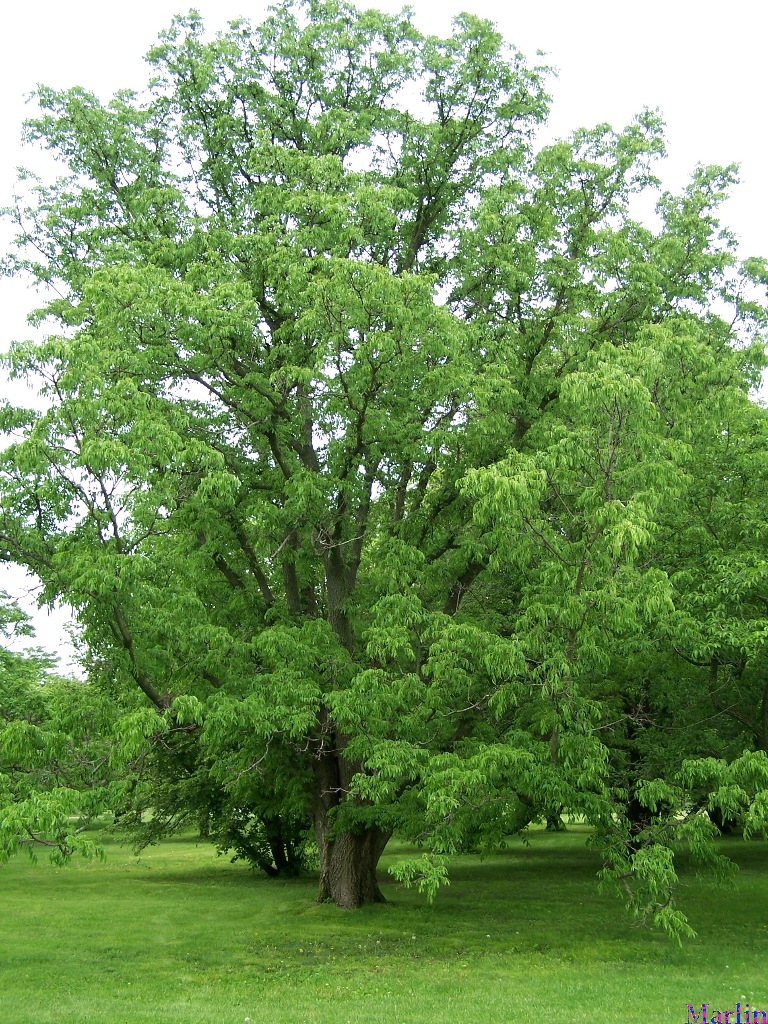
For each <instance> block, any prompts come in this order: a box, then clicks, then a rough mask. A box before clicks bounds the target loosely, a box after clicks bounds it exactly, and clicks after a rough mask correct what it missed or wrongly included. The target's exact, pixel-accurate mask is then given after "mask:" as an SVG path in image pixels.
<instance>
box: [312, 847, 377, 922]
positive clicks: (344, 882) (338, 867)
mask: <svg viewBox="0 0 768 1024" xmlns="http://www.w3.org/2000/svg"><path fill="white" fill-rule="evenodd" d="M388 839H389V834H388V833H386V832H382V831H381V829H378V828H369V829H365V830H364V831H361V832H342V833H340V834H339V835H337V836H334V837H333V838H329V837H328V835H327V834H321V835H318V843H317V849H318V853H319V854H320V886H319V889H318V893H317V898H318V900H319V901H332V902H333V903H335V904H336V905H337V906H339V907H344V908H345V909H346V910H357V908H358V907H362V906H363V904H364V903H384V902H385V899H384V895H383V893H382V891H381V889H380V888H379V882H378V879H377V877H376V866H377V864H378V863H379V858H380V857H381V855H382V853H383V852H384V847H385V846H386V845H387V841H388Z"/></svg>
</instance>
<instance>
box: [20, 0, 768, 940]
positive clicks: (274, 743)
mask: <svg viewBox="0 0 768 1024" xmlns="http://www.w3.org/2000/svg"><path fill="white" fill-rule="evenodd" d="M148 59H149V63H150V65H151V67H152V73H153V78H152V80H151V83H150V85H149V87H148V89H147V91H146V92H145V93H142V94H136V93H132V92H121V93H119V94H118V95H116V96H115V97H114V98H113V99H112V100H111V101H110V102H109V103H107V104H102V103H101V102H99V100H98V99H97V98H96V97H95V96H93V95H92V94H90V93H88V92H86V91H85V90H83V89H80V88H76V89H72V90H69V91H64V92H58V91H55V90H52V89H47V88H41V89H40V90H39V91H38V95H37V100H38V103H39V107H40V113H39V115H38V116H37V117H35V118H33V119H32V120H30V121H29V122H28V125H27V138H28V140H29V141H31V142H34V143H37V144H40V145H42V146H44V147H46V148H47V149H49V150H50V151H51V152H52V153H53V155H54V156H55V157H57V158H58V159H59V160H60V161H61V162H62V165H63V173H62V176H61V177H60V178H59V179H58V180H57V181H55V182H53V183H44V182H41V181H36V180H31V179H30V178H27V179H26V183H27V185H28V188H27V189H26V193H25V196H24V197H22V198H20V199H19V202H18V203H17V206H16V208H15V210H14V211H12V212H13V216H14V217H15V218H16V220H17V223H18V246H17V250H16V254H15V255H14V256H13V257H11V258H10V259H9V261H8V264H7V265H8V267H9V269H10V270H11V271H12V272H18V273H23V272H26V273H29V274H31V275H32V276H33V277H34V278H35V279H36V280H37V281H38V282H40V283H42V284H45V285H47V286H50V287H51V288H53V289H55V296H56V297H54V298H52V299H50V300H49V301H47V302H46V304H45V306H44V307H43V308H42V309H40V310H39V311H38V313H37V314H36V317H37V319H38V320H39V321H40V322H41V323H43V324H45V325H47V326H48V327H50V329H51V333H50V334H48V335H47V337H46V340H45V341H43V342H42V343H37V342H36V343H17V344H16V345H15V346H14V347H13V349H12V351H11V354H10V358H9V365H10V367H11V371H12V373H14V374H16V375H30V374H31V375H35V376H36V377H37V378H38V379H39V381H40V384H41V391H42V393H43V394H44V395H45V396H46V398H47V400H48V408H47V409H46V410H45V411H44V412H35V411H32V410H23V409H12V408H9V407H6V408H5V409H3V410H2V420H3V423H2V425H3V427H4V428H5V429H6V430H7V431H9V432H11V433H12V434H13V437H14V443H13V444H11V445H10V446H9V447H8V448H7V449H6V450H5V451H4V452H3V454H2V467H1V472H0V488H1V490H2V495H1V497H2V513H0V544H1V545H2V551H3V556H4V557H5V558H7V559H12V560H14V561H17V562H20V563H22V564H24V565H26V566H28V567H29V568H30V569H31V570H32V571H33V572H35V573H36V574H37V575H38V576H39V577H40V579H41V580H42V581H43V583H44V585H45V596H46V598H47V599H48V600H51V601H52V600H54V599H63V600H65V601H67V602H68V603H69V604H70V605H72V607H73V608H75V609H76V611H77V615H78V619H79V621H80V623H81V626H82V631H83V640H84V643H85V644H86V645H87V647H88V650H89V651H90V652H91V657H92V658H93V659H94V663H98V665H99V666H100V667H99V672H100V673H102V674H105V675H106V677H107V678H109V680H110V681H111V682H110V685H112V686H113V687H114V688H115V692H116V693H119V694H123V695H125V694H128V693H131V694H134V695H135V694H138V695H139V696H140V698H141V700H140V701H139V702H138V703H137V701H136V699H135V698H131V699H127V698H125V697H123V698H121V699H122V700H123V702H124V703H123V705H122V707H121V708H120V714H119V715H118V716H117V722H116V725H115V730H116V733H115V735H116V740H115V743H116V745H117V750H118V753H117V754H115V755H114V756H115V758H117V759H119V758H122V759H123V763H124V764H127V763H129V761H130V759H131V758H135V757H145V758H149V759H150V760H151V762H152V765H151V771H150V776H151V777H152V778H154V780H155V783H154V791H155V793H156V794H157V796H156V802H157V803H158V805H161V804H162V805H163V806H164V807H165V808H166V810H167V811H168V815H170V817H168V818H167V820H172V819H173V813H174V810H173V808H174V806H175V807H178V808H180V809H182V810H183V809H185V808H186V809H187V810H189V809H192V808H194V809H195V811H196V812H197V810H203V811H204V812H205V814H207V815H208V816H209V818H210V816H211V815H213V817H214V819H215V815H216V813H217V809H218V811H219V812H220V811H221V809H222V807H224V808H225V809H226V813H225V818H226V822H225V823H224V824H226V823H227V822H228V823H229V824H233V823H234V824H236V823H237V822H238V821H239V822H240V823H241V824H242V823H243V821H245V822H246V824H247V823H252V824H254V825H255V827H256V828H257V831H258V829H261V828H262V826H264V825H265V823H267V824H268V822H269V821H272V822H275V821H277V822H278V823H279V824H280V826H281V827H283V826H286V827H289V828H291V829H292V828H294V827H295V828H296V829H298V830H299V832H300V831H301V829H302V828H303V827H305V826H306V825H309V824H311V825H312V826H313V828H314V833H315V837H316V842H317V849H318V855H319V859H320V878H321V881H320V895H321V897H323V898H330V899H333V900H335V901H336V902H338V903H339V904H341V905H343V906H348V907H354V906H358V905H359V904H361V903H363V902H366V901H371V900H376V899H379V898H380V891H379V888H378V885H377V882H376V876H375V868H376V863H377V861H378V858H379V856H380V854H381V852H382V850H383V849H384V846H385V844H386V842H387V840H388V838H389V836H390V835H391V834H392V833H393V832H394V831H397V832H398V833H399V834H401V835H403V836H407V837H409V838H411V839H416V840H418V841H419V842H421V843H423V845H424V847H425V849H426V851H427V853H426V855H425V858H424V859H423V860H421V861H418V862H415V863H413V862H412V863H406V864H404V865H402V866H401V867H400V869H399V873H400V876H401V877H402V878H403V879H405V880H406V881H417V882H418V883H419V884H420V885H421V886H422V887H423V888H425V889H426V891H427V892H433V891H434V889H435V887H436V886H437V885H438V884H439V882H440V881H441V879H442V878H443V876H444V872H445V860H444V855H447V854H450V853H451V852H452V851H454V850H456V849H460V848H466V847H474V846H477V845H483V844H492V843H494V842H496V841H498V840H499V839H500V838H501V837H502V836H503V835H504V834H506V833H508V832H509V831H512V830H515V829H517V828H519V827H520V826H521V825H522V824H524V823H525V821H527V820H529V819H530V818H531V817H533V816H536V815H553V814H556V813H558V812H559V811H567V812H569V813H571V814H576V815H582V816H584V817H585V818H586V820H587V821H589V822H590V823H592V824H593V825H594V826H595V842H596V843H597V844H598V845H599V847H600V849H601V850H602V852H603V855H604V858H605V874H606V877H607V878H609V879H612V880H613V881H614V882H616V883H617V884H618V885H619V886H620V887H621V888H622V889H626V892H627V893H628V898H629V901H630V904H631V906H632V907H633V908H634V910H635V911H636V912H637V913H639V914H640V915H643V916H650V917H651V918H653V919H654V920H655V921H656V922H657V923H659V924H661V925H663V926H664V927H666V928H667V929H668V930H671V931H679V930H680V929H682V928H684V927H685V925H684V919H683V918H682V916H681V915H680V914H679V912H678V911H677V910H676V909H674V905H673V903H672V892H673V887H674V882H675V872H674V862H673V852H674V850H675V849H676V845H677V844H678V843H679V842H681V841H682V842H687V843H688V844H689V845H690V847H691V848H692V849H693V851H694V853H696V854H697V855H698V856H700V857H702V858H704V859H709V860H710V861H713V862H714V860H713V858H715V854H714V852H713V848H712V846H711V842H710V840H711V837H712V835H713V833H714V831H715V829H714V825H713V824H712V822H711V820H710V817H709V816H708V815H707V813H705V808H706V807H709V808H710V809H711V810H712V811H713V813H714V811H715V809H718V808H719V810H720V811H721V812H722V813H726V814H729V815H736V816H743V817H742V820H743V821H744V822H745V823H746V825H747V827H748V829H753V830H754V829H759V828H762V827H763V826H764V825H765V822H766V810H767V809H768V802H767V801H768V758H767V757H766V754H765V750H766V723H767V722H768V689H766V683H765V679H766V664H765V636H766V627H768V609H767V606H766V597H765V595H766V593H768V590H767V589H766V586H765V584H766V579H765V576H766V562H765V559H764V557H763V554H762V551H761V545H762V543H763V539H764V537H765V531H766V515H765V509H764V507H763V503H762V500H761V494H762V493H764V489H763V481H764V479H765V473H766V451H767V450H768V449H767V448H766V438H767V437H768V433H767V428H768V422H767V421H766V417H765V414H764V411H763V410H762V409H761V408H759V407H758V406H756V405H755V404H753V403H752V402H751V401H750V397H749V396H750V393H751V391H752V389H754V388H755V386H756V385H757V383H758V382H759V379H760V374H761V371H762V370H763V367H764V365H765V351H764V339H763V336H762V334H761V331H762V330H763V328H764V326H765V322H766V320H765V318H766V313H765V308H764V306H763V305H762V304H761V303H760V302H759V301H758V297H757V296H758V295H759V289H758V288H757V286H758V285H761V284H762V285H764V284H765V283H766V281H767V280H768V266H767V265H766V263H765V261H762V260H759V259H751V260H747V261H745V262H743V263H741V264H738V263H737V261H736V259H735V256H734V252H735V242H734V240H733V239H732V238H731V237H730V235H729V234H728V233H727V232H726V231H724V230H723V229H722V228H721V226H720V224H719V222H718V219H717V209H718V206H719V205H720V203H721V202H722V201H723V199H724V198H725V197H726V196H727V194H728V189H729V187H730V186H731V185H732V184H733V183H734V181H735V171H734V168H718V167H699V168H697V169H696V171H695V172H694V174H693V177H692V179H691V182H690V185H689V186H688V188H687V189H686V190H685V191H684V192H683V193H682V194H680V195H672V194H670V193H661V194H660V195H659V196H658V204H657V207H656V210H657V220H656V222H655V225H654V226H653V227H649V226H646V225H643V224H641V223H639V222H638V221H636V220H634V219H633V218H632V216H631V209H632V203H633V201H634V197H635V196H636V195H637V194H638V193H645V192H648V191H649V190H653V189H654V188H655V187H656V185H657V183H656V181H655V179H654V177H653V173H652V169H653V162H654V160H656V159H657V158H658V157H660V156H661V155H663V151H664V143H663V137H662V125H661V122H660V119H659V117H658V116H657V115H656V114H653V113H650V112H644V113H642V114H641V115H640V116H639V117H638V118H637V119H636V120H635V121H634V122H633V123H632V124H630V125H628V126H627V127H626V128H625V129H623V130H622V131H619V132H616V131H613V130H612V129H610V128H609V127H607V126H604V125H603V126H598V127H596V128H592V129H584V130H580V131H577V132H575V133H574V135H573V136H572V137H571V138H569V139H566V140H563V141H560V142H557V143H555V144H552V145H548V146H544V147H540V148H537V147H536V145H535V144H534V136H535V130H536V128H537V126H539V125H541V124H542V123H543V122H544V120H545V118H546V114H547V103H548V98H547V95H546V92H545V84H546V71H545V69H542V68H531V67H529V66H528V65H526V63H525V62H524V60H523V58H522V57H521V55H520V54H519V53H518V52H516V51H515V50H513V49H511V48H509V47H508V46H506V45H505V44H504V42H503V40H502V39H501V37H500V36H499V35H498V33H497V32H496V31H495V30H494V29H493V27H492V26H491V25H490V24H489V23H487V22H484V21H481V20H479V19H477V18H475V17H473V16H471V15H463V16H462V17H460V18H459V19H458V20H457V22H456V24H455V28H454V33H453V35H452V36H451V37H450V38H447V39H438V38H436V37H434V36H428V35H423V34H422V33H421V32H419V31H418V29H417V28H416V27H415V25H414V24H413V22H412V21H411V19H410V16H409V15H408V14H407V13H403V14H401V15H398V16H392V17H390V16H387V15H384V14H381V13H377V12H375V11H367V12H364V13H359V12H358V11H356V10H355V9H354V8H352V7H351V6H348V5H347V4H346V3H344V2H343V0H307V2H305V3H291V2H285V3H282V4H280V5H279V6H278V7H276V8H275V9H273V10H272V12H271V13H270V15H269V16H268V17H267V18H266V19H265V21H264V22H263V23H262V24H260V25H258V26H255V27H253V26H250V25H248V24H246V23H245V22H237V23H233V25H232V26H231V28H230V30H229V31H228V32H227V33H226V34H224V35H222V36H220V37H218V38H216V39H214V40H207V39H206V38H205V36H204V34H203V28H202V25H201V22H200V20H199V19H198V18H197V16H195V15H190V16H187V17H185V18H178V19H176V20H175V21H174V23H173V25H172V27H171V28H170V29H169V30H168V31H167V32H166V33H165V34H164V35H163V36H162V38H161V40H160V42H159V43H158V45H157V46H155V47H154V48H153V49H152V50H151V51H150V53H149V58H148ZM118 705H119V701H118V702H117V704H116V705H115V706H118ZM206 786H208V787H209V788H208V789H207V790H206V789H205V787H206ZM206 793H207V794H208V795H206ZM196 794H197V795H196ZM174 801H175V803H174ZM221 825H222V822H221V819H219V826H221ZM219 826H217V827H219ZM260 834H261V835H262V839H263V836H264V833H263V831H262V832H261V833H260ZM241 838H242V836H241ZM246 838H247V833H246ZM283 849H284V851H285V848H283ZM432 854H434V855H435V856H431V855H432ZM273 866H279V865H273Z"/></svg>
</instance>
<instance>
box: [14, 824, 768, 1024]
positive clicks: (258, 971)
mask: <svg viewBox="0 0 768 1024" xmlns="http://www.w3.org/2000/svg"><path fill="white" fill-rule="evenodd" d="M584 839H585V830H583V829H581V828H578V827H572V828H571V830H570V831H569V832H568V833H566V834H564V835H552V834H547V833H545V832H542V831H534V832H533V833H532V834H531V836H530V845H529V846H524V845H523V844H522V842H521V841H519V840H516V841H514V842H513V843H512V844H511V845H510V848H509V849H508V850H507V851H505V852H503V853H501V854H499V855H496V856H493V857H488V858H486V859H485V860H483V861H478V860H476V859H471V858H466V859H462V860H461V861H458V862H457V863H456V865H455V866H454V869H453V872H452V876H451V878H452V882H451V886H450V887H449V888H447V889H445V890H443V891H442V892H441V893H440V894H439V895H438V897H437V900H436V901H435V903H434V905H433V906H431V907H430V906H427V905H426V904H425V903H424V901H423V899H422V897H420V896H419V895H418V894H416V893H413V892H410V891H406V890H404V889H403V888H402V887H401V886H400V885H399V884H397V883H395V882H393V881H391V880H389V879H387V881H385V884H384V888H385V892H386V894H387V897H388V899H389V903H388V904H386V905H382V906H376V907H370V908H364V909H363V910H360V911H357V912H356V913H349V912H346V911H342V910H339V909H337V908H335V907H333V906H327V905H322V906H321V905H317V904H315V903H314V902H313V895H314V882H313V881H312V880H311V879H302V880H296V881H290V882H282V881H277V882H274V881H269V880H266V879H262V878H261V877H259V876H258V875H255V874H253V873H252V872H250V871H249V870H248V869H247V868H246V867H244V866H242V865H240V864H235V865H233V864H230V863H229V861H228V860H227V859H226V858H220V857H217V856H216V854H215V852H214V851H213V850H212V849H211V848H210V847H208V846H206V845H202V844H196V843H195V841H194V840H188V839H185V840H177V841H173V842H167V843H164V844H163V845H161V846H159V847H156V848H154V849H151V850H147V851H145V852H144V853H143V854H142V855H141V856H140V857H138V858H137V857H136V856H134V855H133V854H132V853H131V852H130V850H128V849H126V848H123V847H121V846H118V845H114V844H108V847H107V852H108V857H107V861H106V863H92V864H91V863H85V862H75V863H73V864H71V865H70V866H68V867H66V868H54V867H52V866H51V865H50V864H48V863H47V862H45V861H43V860H41V861H40V863H38V864H37V865H34V864H32V863H30V862H29V861H28V860H26V859H22V858H19V859H16V860H14V861H13V862H12V863H10V864H8V865H6V866H5V867H3V868H2V869H0V885H2V908H3V911H2V915H1V917H0V1022H1V1024H64V1022H66V1024H90V1022H93V1024H140V1022H141V1024H165V1022H167V1024H243V1022H245V1021H250V1022H251V1024H257V1022H258V1024H261V1022H263V1024H267V1022H269V1024H283V1022H285V1024H288V1022H290V1024H304V1022H306V1024H345V1022H350V1024H358V1022H360V1024H368V1022H372V1024H373V1022H375V1024H411V1022H412V1024H443V1022H446V1024H447V1022H451V1024H465V1022H469V1024H475V1022H476V1024H496V1022H499V1024H501V1022H504V1024H512V1022H517V1021H531V1022H532V1024H533V1022H536V1024H538V1022H545V1021H547V1022H549V1021H560V1020H561V1021H571V1020H579V1021H581V1020H584V1021H589V1022H594V1024H608V1022H609V1021H610V1022H611V1024H614V1022H616V1021H621V1022H623V1024H629V1022H635V1021H636V1022H643V1024H648V1022H651V1021H653V1022H657V1021H658V1022H672V1024H684V1022H685V1021H686V1020H687V1004H688V1003H693V1004H694V1005H696V1007H697V1009H700V1006H701V1003H702V1002H706V1003H707V1004H708V1005H709V1007H710V1008H711V1009H716V1008H719V1009H721V1010H726V1009H733V1008H734V1006H735V1004H736V1002H737V1001H741V1003H742V1008H743V1007H744V1006H745V1003H747V1002H748V1003H749V1004H750V1007H753V1008H754V1007H757V1008H761V1009H766V1010H768V856H767V854H768V847H766V845H765V844H763V843H761V842H759V841H753V842H750V843H744V842H742V841H740V840H739V841H736V840H726V841H725V842H726V844H727V846H728V849H729V850H730V851H731V852H732V854H733V856H734V857H735V859H736V860H737V861H738V863H739V864H740V865H741V871H740V872H739V878H738V882H737V887H736V888H735V889H725V888H719V887H716V886H713V885H712V884H711V883H707V882H704V881H700V880H698V879H697V878H696V877H695V875H693V874H690V876H689V875H686V876H685V886H684V889H683V892H682V894H681V895H682V896H683V900H684V909H686V911H687V912H688V914H689V918H690V920H691V922H692V924H693V926H694V927H695V928H696V930H697V931H698V937H697V938H696V939H694V940H687V941H684V943H683V947H682V948H679V947H678V946H677V944H676V943H674V942H671V941H670V940H669V939H667V938H666V937H665V936H664V935H661V934H658V933H654V932H651V931H649V930H647V929H640V928H632V927H631V923H630V921H629V919H628V917H627V916H626V914H625V912H624V910H623V908H622V906H621V904H620V903H619V902H618V901H617V900H615V899H614V898H612V897H610V896H607V895H600V894H599V892H598V890H597V886H596V880H595V872H596V871H597V869H598V867H599V865H598V863H597V861H596V859H595V857H594V855H593V854H592V853H590V852H589V851H588V850H586V849H585V848H584ZM400 852H401V851H400ZM397 855H398V848H397V847H394V849H393V851H392V852H391V853H389V852H388V854H387V856H386V857H385V858H384V862H383V866H384V867H386V865H387V863H389V862H390V860H391V858H392V857H394V856H397ZM383 877H385V878H386V877H387V876H386V875H383ZM734 1019H735V1018H731V1024H733V1021H734Z"/></svg>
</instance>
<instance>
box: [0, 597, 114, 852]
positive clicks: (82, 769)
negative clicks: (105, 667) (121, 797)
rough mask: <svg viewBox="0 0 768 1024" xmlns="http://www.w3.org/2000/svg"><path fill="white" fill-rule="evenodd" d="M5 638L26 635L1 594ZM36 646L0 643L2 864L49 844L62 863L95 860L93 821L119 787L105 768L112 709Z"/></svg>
mask: <svg viewBox="0 0 768 1024" xmlns="http://www.w3.org/2000/svg"><path fill="white" fill-rule="evenodd" d="M0 630H2V632H3V633H4V634H5V639H6V640H8V639H10V637H11V636H15V637H18V636H27V637H29V636H31V635H32V631H31V627H30V624H29V619H28V617H27V616H26V615H25V614H24V613H23V612H22V611H21V610H20V609H19V608H18V607H17V606H16V605H14V604H13V603H11V602H10V601H9V600H8V599H7V595H5V594H0ZM54 662H55V659H52V658H51V656H50V655H47V654H45V653H44V652H42V651H39V650H34V649H32V650H26V651H23V652H18V651H14V650H10V649H8V648H7V647H0V863H4V862H5V861H6V860H8V858H9V857H11V856H12V855H13V854H15V853H16V852H18V851H19V850H21V849H27V850H28V851H29V853H30V854H31V855H32V856H34V855H35V853H36V851H37V850H39V849H47V850H48V852H49V854H50V857H51V859H52V860H53V861H54V862H56V863H62V862H63V861H64V860H66V859H67V858H68V857H70V856H71V855H72V854H73V853H80V854H82V855H84V856H86V857H92V856H94V855H97V854H99V853H100V847H99V844H98V843H97V842H96V841H95V840H94V838H93V836H91V835H88V834H87V829H88V826H89V824H90V823H91V822H92V820H93V818H94V817H95V816H96V815H97V814H98V813H100V812H102V811H103V810H104V809H105V808H108V807H109V806H110V805H111V803H112V802H113V801H114V800H115V798H116V796H117V794H118V792H119V791H120V789H121V788H122V786H123V784H122V783H121V782H120V781H119V780H118V779H117V778H116V777H115V776H114V773H113V772H112V771H111V770H110V764H109V754H110V735H109V733H110V729H109V726H110V725H111V722H112V720H113V719H114V717H115V710H114V707H113V706H112V705H111V704H110V703H107V702H105V701H103V700H101V699H100V697H99V695H98V694H97V693H96V692H95V691H94V690H93V689H92V688H91V687H88V686H86V685H85V684H83V683H82V682H80V681H78V680H74V679H67V678H65V677H63V676H59V675H56V674H55V672H54V671H53V669H54Z"/></svg>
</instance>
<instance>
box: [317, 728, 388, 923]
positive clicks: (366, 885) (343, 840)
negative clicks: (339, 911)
mask: <svg viewBox="0 0 768 1024" xmlns="http://www.w3.org/2000/svg"><path fill="white" fill-rule="evenodd" d="M322 723H323V725H324V727H325V734H326V742H327V743H328V747H327V749H326V750H325V751H321V753H320V756H319V757H318V758H317V759H316V761H315V762H314V769H315V784H316V786H317V789H316V790H315V795H314V800H313V809H312V818H313V823H314V828H315V839H316V841H317V852H318V856H319V858H320V887H319V890H318V894H317V898H318V900H319V901H321V902H322V901H332V902H333V903H336V904H337V905H338V906H339V907H344V908H346V909H347V910H356V909H357V908H358V907H362V906H363V904H364V903H384V902H385V900H384V896H383V894H382V892H381V889H380V888H379V883H378V880H377V878H376V866H377V864H378V863H379V858H380V857H381V855H382V853H383V852H384V847H385V846H386V845H387V842H388V841H389V837H390V835H391V833H390V832H384V831H383V830H382V829H380V828H377V827H376V826H365V825H362V824H360V825H358V824H355V823H351V826H350V828H348V829H344V828H343V826H342V827H341V828H338V826H339V822H338V812H339V811H340V810H344V809H345V808H343V807H342V806H341V805H342V803H343V801H344V800H345V799H348V794H349V788H350V783H351V780H352V778H353V776H354V773H355V769H356V766H355V765H353V764H350V762H349V761H347V760H346V758H344V756H343V755H342V753H341V749H342V743H341V742H340V740H341V738H340V737H339V736H338V735H337V734H336V731H335V730H334V729H333V726H332V724H331V722H330V719H329V718H328V717H327V716H326V715H325V714H323V716H322Z"/></svg>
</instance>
